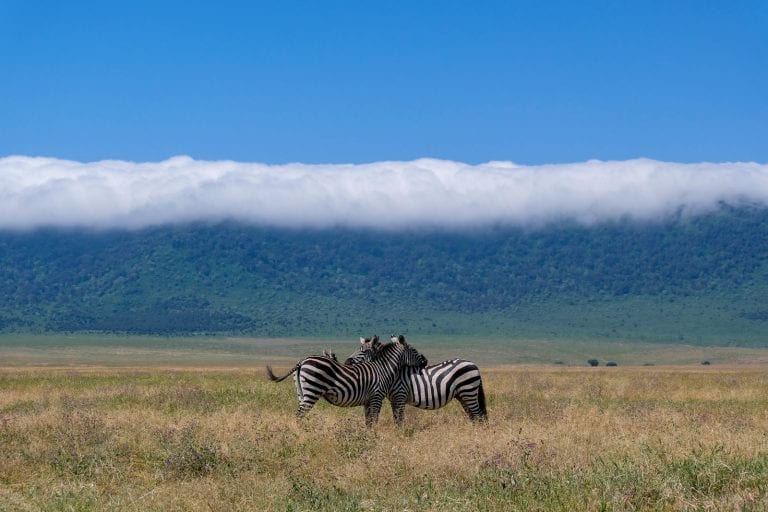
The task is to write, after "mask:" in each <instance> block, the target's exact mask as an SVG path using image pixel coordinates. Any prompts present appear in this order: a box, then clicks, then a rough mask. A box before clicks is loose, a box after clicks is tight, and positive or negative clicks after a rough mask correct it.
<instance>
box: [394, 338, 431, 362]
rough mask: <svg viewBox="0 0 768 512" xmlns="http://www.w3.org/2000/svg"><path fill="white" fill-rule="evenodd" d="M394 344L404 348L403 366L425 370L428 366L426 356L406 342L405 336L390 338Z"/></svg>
mask: <svg viewBox="0 0 768 512" xmlns="http://www.w3.org/2000/svg"><path fill="white" fill-rule="evenodd" d="M390 339H391V340H392V344H395V343H396V344H397V345H398V346H401V347H403V356H402V364H403V366H413V367H416V368H424V367H425V366H427V358H426V356H425V355H424V354H422V353H421V352H419V351H418V350H416V349H415V348H413V347H412V346H410V345H409V344H408V342H406V341H405V336H403V335H402V334H401V335H400V336H394V335H393V336H392V337H391V338H390Z"/></svg>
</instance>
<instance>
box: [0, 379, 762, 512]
mask: <svg viewBox="0 0 768 512" xmlns="http://www.w3.org/2000/svg"><path fill="white" fill-rule="evenodd" d="M262 371H263V370H262V369H261V368H251V369H235V370H169V369H146V370H138V369H137V370H125V369H123V370H120V369H101V370H99V369H65V370H64V369H62V370H55V369H4V370H0V510H35V511H36V510H120V511H123V510H158V511H159V510H164V511H167V510H222V511H224V510H414V511H415V510H441V511H445V510H763V509H768V368H766V367H762V366H745V367H731V368H722V367H707V368H704V367H696V368H692V367H688V368H683V367H680V368H656V367H651V368H643V367H636V368H629V367H621V368H597V369H591V368H578V369H576V368H566V367H496V368H486V369H484V370H483V371H484V380H485V387H486V393H487V398H488V401H489V412H490V418H491V420H490V423H489V425H488V426H476V425H471V424H469V422H468V421H467V420H466V419H465V418H464V417H463V415H462V414H463V413H462V412H461V409H460V407H459V406H458V404H457V403H455V404H452V405H451V406H449V407H447V408H445V409H443V410H440V411H435V412H430V411H419V410H416V409H413V408H409V409H408V410H407V412H406V424H405V426H404V427H402V428H400V429H398V428H395V427H394V426H393V424H392V420H391V417H390V414H389V411H383V414H382V417H381V419H380V422H379V424H378V426H377V427H376V428H375V429H374V430H371V431H368V430H366V429H365V427H364V424H363V414H362V410H361V409H360V408H355V409H341V408H336V407H332V406H330V405H327V404H325V403H322V404H318V406H317V407H316V408H315V409H314V410H313V411H312V412H311V413H310V414H309V416H308V417H307V418H306V419H305V421H302V422H297V421H296V420H295V419H294V417H293V413H294V410H295V407H296V405H297V404H296V399H295V396H294V389H293V386H292V384H291V383H290V382H284V383H281V384H275V383H271V382H267V381H266V379H265V378H264V377H263V374H262Z"/></svg>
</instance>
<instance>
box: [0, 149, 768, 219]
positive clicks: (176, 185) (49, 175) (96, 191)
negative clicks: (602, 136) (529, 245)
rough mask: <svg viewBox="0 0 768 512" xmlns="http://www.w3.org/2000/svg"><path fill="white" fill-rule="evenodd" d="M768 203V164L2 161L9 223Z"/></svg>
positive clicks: (494, 213) (1, 196)
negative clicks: (352, 163) (530, 164)
mask: <svg viewBox="0 0 768 512" xmlns="http://www.w3.org/2000/svg"><path fill="white" fill-rule="evenodd" d="M723 202H725V203H728V204H732V205H741V204H755V205H759V206H767V205H768V165H760V164H755V163H720V164H712V163H700V164H679V163H668V162H658V161H653V160H645V159H641V160H628V161H621V162H602V161H588V162H583V163H574V164H552V165H538V166H521V165H515V164H512V163H510V162H489V163H485V164H480V165H468V164H464V163H460V162H452V161H444V160H428V159H422V160H414V161H411V162H375V163H370V164H363V165H306V164H286V165H265V164H258V163H240V162H230V161H217V162H209V161H198V160H193V159H191V158H188V157H175V158H171V159H169V160H166V161H163V162H155V163H132V162H123V161H101V162H93V163H80V162H73V161H67V160H58V159H53V158H37V157H23V156H12V157H6V158H0V229H29V228H36V227H47V226H54V227H90V228H128V229H134V228H142V227H147V226H156V225H162V224H169V223H184V222H194V221H219V220H227V219H232V220H238V221H244V222H251V223H255V224H260V225H271V226H286V227H330V226H349V227H362V228H383V229H402V228H409V227H445V228H464V227H474V226H482V225H489V224H508V225H514V226H524V227H536V226H542V225H546V224H548V223H550V222H555V221H560V220H571V221H575V222H578V223H582V224H587V225H591V224H594V223H598V222H601V221H607V220H616V219H621V218H631V219H636V220H658V219H663V218H666V217H668V216H670V215H674V214H678V213H682V214H683V215H696V214H701V213H706V212H708V211H711V210H712V209H714V208H716V207H717V206H718V204H720V203H723Z"/></svg>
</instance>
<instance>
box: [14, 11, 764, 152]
mask: <svg viewBox="0 0 768 512" xmlns="http://www.w3.org/2000/svg"><path fill="white" fill-rule="evenodd" d="M0 77H1V78H0V157H2V156H8V155H27V156H50V157H56V158H60V159H72V160H77V161H81V162H89V161H95V160H101V159H120V160H131V161H160V160H163V159H166V158H168V157H171V156H174V155H190V156H192V157H193V158H196V159H204V160H220V159H231V160H237V161H246V162H264V163H286V162H306V163H344V162H350V163H361V162H375V161H383V160H411V159H415V158H420V157H432V158H441V159H448V160H455V161H461V162H467V163H479V162H485V161H490V160H510V161H514V162H518V163H521V164H542V163H559V162H581V161H585V160H588V159H592V158H594V159H602V160H625V159H631V158H636V157H647V158H652V159H657V160H664V161H671V162H701V161H712V162H727V161H756V162H768V92H766V91H768V3H766V2H762V1H735V2H733V1H722V2H706V1H664V2H650V1H649V2H618V1H617V2H599V1H589V2H533V1H532V2H380V3H374V2H352V1H349V2H335V1H331V2H290V1H288V2H269V3H259V2H226V1H221V2H192V1H185V2H182V1H178V2H173V1H157V2H140V1H133V2H78V1H72V2H58V1H50V2H48V1H38V2H29V1H16V0H10V1H9V0H0Z"/></svg>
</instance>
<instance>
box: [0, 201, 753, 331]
mask: <svg viewBox="0 0 768 512" xmlns="http://www.w3.org/2000/svg"><path fill="white" fill-rule="evenodd" d="M767 270H768V210H766V209H764V208H762V209H761V208H738V209H737V208H731V207H727V206H723V207H721V209H720V210H718V211H717V212H715V213H712V214H709V215H705V216H700V217H694V218H676V219H672V220H668V221H666V222H663V223H635V222H630V221H626V222H619V223H611V224H599V225H596V226H591V227H584V226H578V225H569V224H558V225H550V226H548V227H545V228H540V229H535V230H523V229H517V228H509V227H495V228H484V229H482V230H475V231H473V232H453V231H451V232H447V231H410V232H386V231H356V230H350V229H332V230H286V229H276V228H266V227H255V226H249V225H242V224H236V223H221V224H215V225H204V224H195V225H180V226H163V227H157V228H151V229H145V230H141V231H107V232H93V231H84V230H37V231H33V232H10V231H6V232H2V233H0V305H1V306H2V308H1V311H0V327H1V328H2V329H3V330H4V331H6V332H7V331H33V332H40V331H110V332H127V333H159V334H187V333H203V332H204V333H233V334H235V333H243V334H249V335H264V336H296V335H303V336H315V335H350V334H355V333H359V332H361V331H364V332H367V330H368V329H374V330H376V331H377V332H378V331H380V330H382V329H392V330H400V331H407V332H419V333H430V334H434V335H471V336H476V337H483V336H494V337H495V336H516V337H522V336H525V337H528V336H530V337H544V338H546V337H574V338H584V337H593V336H602V337H614V338H617V339H646V340H664V341H669V340H685V341H687V342H699V343H721V342H728V343H738V344H763V343H765V344H768V335H766V334H765V332H766V331H768V305H766V304H765V302H764V297H765V296H766V292H768V283H767V279H766V278H767V276H768V272H767Z"/></svg>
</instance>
